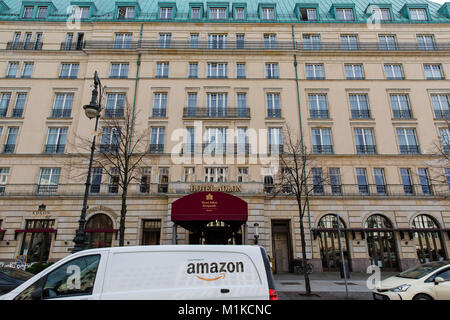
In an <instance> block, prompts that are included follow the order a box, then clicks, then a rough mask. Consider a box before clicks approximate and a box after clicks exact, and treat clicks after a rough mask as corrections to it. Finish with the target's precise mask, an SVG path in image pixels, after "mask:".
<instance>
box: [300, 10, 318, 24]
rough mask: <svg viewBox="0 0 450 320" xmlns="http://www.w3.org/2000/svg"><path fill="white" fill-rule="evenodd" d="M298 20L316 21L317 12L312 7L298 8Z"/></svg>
mask: <svg viewBox="0 0 450 320" xmlns="http://www.w3.org/2000/svg"><path fill="white" fill-rule="evenodd" d="M300 20H301V21H316V20H317V12H316V9H314V8H300Z"/></svg>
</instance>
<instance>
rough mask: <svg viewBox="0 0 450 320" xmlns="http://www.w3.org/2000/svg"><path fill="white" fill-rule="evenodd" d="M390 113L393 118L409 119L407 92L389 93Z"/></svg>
mask: <svg viewBox="0 0 450 320" xmlns="http://www.w3.org/2000/svg"><path fill="white" fill-rule="evenodd" d="M390 98H391V106H392V115H393V118H394V119H411V110H410V108H409V99H408V95H407V94H391V96H390Z"/></svg>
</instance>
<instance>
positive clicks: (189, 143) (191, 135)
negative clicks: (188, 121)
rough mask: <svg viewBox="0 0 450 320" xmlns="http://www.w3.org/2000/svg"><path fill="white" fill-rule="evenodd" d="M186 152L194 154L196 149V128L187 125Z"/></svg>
mask: <svg viewBox="0 0 450 320" xmlns="http://www.w3.org/2000/svg"><path fill="white" fill-rule="evenodd" d="M184 142H185V146H184V150H183V151H184V153H185V154H188V155H192V154H194V152H195V151H196V150H195V128H194V127H186V136H185V141H184Z"/></svg>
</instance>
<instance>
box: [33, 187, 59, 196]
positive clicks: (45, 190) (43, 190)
mask: <svg viewBox="0 0 450 320" xmlns="http://www.w3.org/2000/svg"><path fill="white" fill-rule="evenodd" d="M57 191H58V185H39V184H38V185H37V186H36V194H39V195H52V194H56V193H57Z"/></svg>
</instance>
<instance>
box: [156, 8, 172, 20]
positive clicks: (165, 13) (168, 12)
mask: <svg viewBox="0 0 450 320" xmlns="http://www.w3.org/2000/svg"><path fill="white" fill-rule="evenodd" d="M172 12H173V10H172V8H171V7H168V8H161V9H160V13H159V18H160V19H162V20H170V19H172V18H173V16H172Z"/></svg>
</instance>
